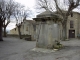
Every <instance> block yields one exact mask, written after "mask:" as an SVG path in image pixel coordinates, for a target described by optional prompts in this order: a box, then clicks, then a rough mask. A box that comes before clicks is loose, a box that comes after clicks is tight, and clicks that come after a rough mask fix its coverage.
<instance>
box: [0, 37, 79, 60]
mask: <svg viewBox="0 0 80 60" xmlns="http://www.w3.org/2000/svg"><path fill="white" fill-rule="evenodd" d="M61 43H62V44H63V45H64V46H65V47H64V48H63V49H61V50H59V51H55V52H53V53H43V52H36V51H32V49H33V48H35V46H36V42H35V41H25V40H21V39H18V38H9V37H8V38H4V41H3V42H0V60H80V40H78V39H72V40H70V41H61Z"/></svg>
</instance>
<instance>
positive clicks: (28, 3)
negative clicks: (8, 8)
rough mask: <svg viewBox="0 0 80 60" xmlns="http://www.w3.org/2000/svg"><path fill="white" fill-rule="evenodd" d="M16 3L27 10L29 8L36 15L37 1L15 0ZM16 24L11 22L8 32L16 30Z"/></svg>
mask: <svg viewBox="0 0 80 60" xmlns="http://www.w3.org/2000/svg"><path fill="white" fill-rule="evenodd" d="M15 1H16V2H18V3H21V4H22V5H24V6H25V8H27V7H28V8H30V9H31V10H32V11H33V12H34V13H35V9H34V6H35V0H15ZM33 17H34V16H33ZM33 17H31V18H33ZM15 24H16V23H15V22H11V23H10V24H9V25H8V27H7V30H11V29H13V28H15Z"/></svg>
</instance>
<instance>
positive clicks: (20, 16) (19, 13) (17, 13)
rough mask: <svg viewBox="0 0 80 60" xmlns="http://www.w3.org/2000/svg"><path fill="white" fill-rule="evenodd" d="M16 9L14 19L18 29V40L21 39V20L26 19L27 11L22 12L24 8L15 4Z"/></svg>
mask: <svg viewBox="0 0 80 60" xmlns="http://www.w3.org/2000/svg"><path fill="white" fill-rule="evenodd" d="M16 6H17V8H16V9H15V12H14V17H15V18H16V26H17V28H18V33H19V38H20V39H21V38H22V37H21V31H20V30H21V25H22V22H23V20H26V17H27V16H28V15H29V13H28V11H29V10H24V6H22V5H21V4H19V3H16Z"/></svg>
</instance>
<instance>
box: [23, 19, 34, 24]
mask: <svg viewBox="0 0 80 60" xmlns="http://www.w3.org/2000/svg"><path fill="white" fill-rule="evenodd" d="M24 21H26V22H29V23H32V24H35V21H34V20H24Z"/></svg>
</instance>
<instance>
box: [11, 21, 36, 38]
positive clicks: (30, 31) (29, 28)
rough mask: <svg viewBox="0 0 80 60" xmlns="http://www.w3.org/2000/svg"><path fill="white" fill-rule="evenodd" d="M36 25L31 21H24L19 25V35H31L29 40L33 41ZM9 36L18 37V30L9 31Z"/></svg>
mask: <svg viewBox="0 0 80 60" xmlns="http://www.w3.org/2000/svg"><path fill="white" fill-rule="evenodd" d="M35 29H36V25H35V21H33V20H24V21H23V22H22V24H21V29H20V31H21V35H31V40H35V31H36V30H35ZM10 34H15V35H18V28H17V27H16V28H14V29H12V30H10Z"/></svg>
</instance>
